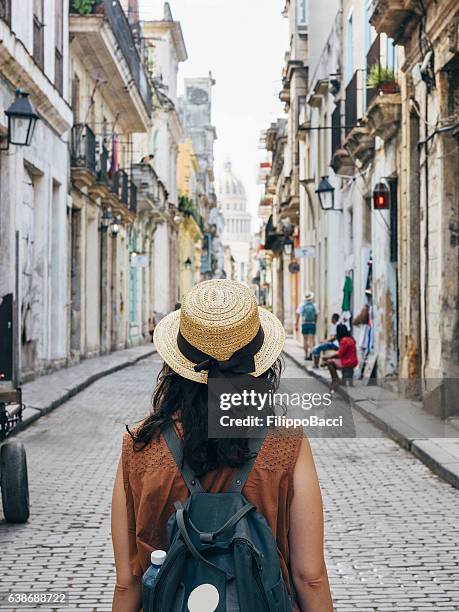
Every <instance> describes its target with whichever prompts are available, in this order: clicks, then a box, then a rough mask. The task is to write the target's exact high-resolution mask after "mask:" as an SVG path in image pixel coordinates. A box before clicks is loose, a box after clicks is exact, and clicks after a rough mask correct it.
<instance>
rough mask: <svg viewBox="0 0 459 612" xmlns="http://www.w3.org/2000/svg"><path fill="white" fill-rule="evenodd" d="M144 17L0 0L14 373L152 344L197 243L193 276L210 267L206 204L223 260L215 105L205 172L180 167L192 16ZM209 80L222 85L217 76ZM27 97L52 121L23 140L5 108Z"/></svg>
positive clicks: (5, 246)
mask: <svg viewBox="0 0 459 612" xmlns="http://www.w3.org/2000/svg"><path fill="white" fill-rule="evenodd" d="M139 17H140V14H139V7H138V2H137V1H136V0H122V1H121V0H100V1H96V0H88V2H87V3H86V4H84V3H79V2H75V1H73V0H50V1H49V2H48V1H46V2H45V0H36V1H34V2H32V1H31V0H28V1H27V2H26V3H24V6H22V5H21V7H19V5H18V3H16V2H12V0H4V1H2V2H0V31H1V35H2V44H1V45H0V56H1V60H2V61H1V67H0V105H1V111H2V112H1V116H0V149H1V152H0V207H1V219H2V221H1V223H0V355H1V356H0V375H1V376H2V378H4V379H5V380H14V382H15V383H18V384H19V383H20V382H23V381H27V380H30V379H32V378H34V377H36V376H38V375H40V374H43V373H46V372H49V371H53V370H55V369H58V368H60V367H63V366H66V365H71V364H73V363H76V362H78V361H79V360H80V359H84V358H88V357H92V356H96V355H100V354H105V353H108V352H110V351H114V350H117V349H121V348H125V347H128V346H132V345H135V344H138V343H140V342H145V341H146V340H147V339H148V338H149V337H150V331H151V329H152V326H153V324H154V320H156V321H157V320H158V319H159V318H161V316H163V315H164V314H166V313H168V312H169V311H170V310H172V309H173V308H174V305H175V302H176V301H177V300H178V298H179V297H180V291H182V292H183V291H184V290H185V287H184V286H182V287H181V288H180V287H179V270H181V268H180V266H181V265H182V266H184V267H185V268H186V272H187V273H188V265H187V258H188V255H190V258H191V256H192V258H193V261H194V264H195V268H194V270H193V273H192V275H191V276H190V278H189V279H188V280H186V283H188V285H190V286H191V285H192V284H193V283H194V282H197V281H198V280H199V278H200V276H201V269H200V268H201V263H202V260H203V259H204V258H203V256H202V248H203V246H204V245H205V241H203V240H202V237H203V228H204V226H203V225H202V220H201V207H206V215H207V219H208V221H207V230H206V231H207V233H208V235H209V236H211V237H212V239H213V242H212V243H211V244H210V246H211V249H210V258H209V259H210V261H211V262H212V267H211V270H213V272H215V271H218V266H217V263H218V261H220V260H218V258H216V256H215V254H216V253H217V252H218V248H217V247H218V231H219V230H222V227H221V218H220V216H219V215H215V213H214V214H213V216H212V215H211V214H210V213H211V210H210V209H211V207H212V206H213V207H215V206H216V198H215V190H214V187H213V141H214V138H215V129H214V128H213V127H212V126H211V122H210V103H209V106H208V108H207V107H206V109H207V111H208V112H207V114H204V116H203V117H201V119H200V121H201V122H199V121H198V122H197V123H196V124H195V128H196V129H197V131H198V132H199V130H202V132H203V133H204V134H206V136H207V137H208V138H207V141H206V142H205V143H204V145H203V146H202V148H201V149H200V152H199V154H200V157H199V158H198V156H197V155H195V154H194V152H193V151H191V149H190V151H189V156H188V157H189V160H192V161H191V169H192V172H193V176H192V177H191V181H188V182H187V181H182V179H183V177H179V176H178V170H177V160H178V154H179V146H181V143H182V141H183V139H184V132H183V129H182V124H181V120H180V117H179V113H178V98H177V80H178V77H177V75H178V68H179V64H180V63H181V62H183V61H185V59H186V58H187V54H186V48H185V44H184V40H183V34H182V30H181V27H180V24H179V23H178V22H177V21H174V19H173V17H172V14H171V10H170V6H169V4H168V3H165V4H164V11H163V17H162V19H159V20H157V21H149V22H141V21H140V19H139ZM45 26H46V27H45ZM198 81H199V82H201V81H202V83H203V87H207V88H208V91H209V94H210V90H211V87H212V84H213V81H212V79H211V78H209V79H204V80H198ZM19 87H21V89H22V90H23V91H15V90H17V89H18V88H19ZM26 94H30V95H29V96H28V97H27V96H26ZM26 98H27V99H28V100H29V101H30V102H31V104H32V106H30V109H31V113H32V114H31V120H32V119H34V116H35V115H34V110H33V109H34V108H35V109H36V114H37V117H38V121H37V123H36V127H35V132H34V133H33V137H32V138H31V141H30V142H27V143H26V145H25V144H23V145H21V146H19V145H17V144H12V143H11V142H10V141H15V138H14V136H15V133H13V132H12V131H11V130H9V128H8V125H9V124H8V115H7V114H5V112H7V113H8V112H9V109H10V108H13V107H12V104H13V103H16V102H15V101H17V100H21V101H23V103H26V102H24V101H25V100H26ZM21 103H22V102H21ZM14 125H17V124H16V123H15V124H14ZM23 127H24V121H23V120H21V128H23ZM198 140H199V139H198ZM188 145H189V146H190V147H191V145H192V140H191V136H189V140H188ZM184 146H185V147H186V145H184ZM179 178H180V181H181V190H182V192H183V193H181V194H180V195H182V196H183V197H185V198H187V199H188V200H189V202H195V201H196V202H197V205H196V210H193V211H190V209H189V206H188V205H187V204H186V203H184V202H183V200H180V199H179V185H178V183H179ZM182 183H183V184H182ZM183 237H186V239H185V240H182V238H183ZM184 244H186V249H185V250H186V257H184V256H183V255H184V254H185V250H184V249H183V248H182V247H183V245H184ZM212 249H213V250H212ZM221 253H222V255H221V258H220V259H221V260H223V249H221ZM217 260H218V261H217ZM221 269H222V270H223V266H222V267H221ZM213 272H212V273H213Z"/></svg>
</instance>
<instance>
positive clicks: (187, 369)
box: [153, 308, 285, 384]
mask: <svg viewBox="0 0 459 612" xmlns="http://www.w3.org/2000/svg"><path fill="white" fill-rule="evenodd" d="M258 312H259V315H260V323H261V327H262V328H263V331H264V335H265V339H264V342H263V346H262V347H261V349H260V350H259V351H258V353H256V355H255V372H251V374H252V376H261V374H263V372H266V370H268V369H269V368H270V367H271V366H272V365H273V363H275V361H276V360H277V358H278V357H279V355H280V354H281V353H282V351H283V350H284V344H285V331H284V328H283V326H282V323H281V322H280V321H279V319H278V318H277V317H276V316H274V315H273V314H272V313H270V312H269V311H268V310H265V309H264V308H259V309H258ZM179 325H180V310H175V311H173V312H171V313H169V314H168V315H166V316H165V317H164V318H163V319H161V321H160V322H159V323H158V325H157V326H156V327H155V331H154V335H153V341H154V343H155V346H156V350H157V351H158V353H159V354H160V355H161V357H162V358H163V359H164V361H165V362H166V363H167V365H169V366H170V367H171V368H172V369H173V370H174V372H177V374H180V376H183V377H184V378H188V379H189V380H194V381H196V382H199V383H202V384H207V372H206V371H203V372H195V371H194V366H195V365H196V364H195V363H193V362H192V361H190V360H189V359H187V358H186V357H185V356H184V355H183V354H182V353H181V352H180V350H179V348H178V346H177V334H178V331H179Z"/></svg>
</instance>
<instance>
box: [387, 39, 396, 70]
mask: <svg viewBox="0 0 459 612" xmlns="http://www.w3.org/2000/svg"><path fill="white" fill-rule="evenodd" d="M386 44H387V47H386V66H387V68H389V69H390V70H393V71H394V72H395V73H396V72H397V47H396V46H395V44H394V39H393V38H389V37H387V41H386Z"/></svg>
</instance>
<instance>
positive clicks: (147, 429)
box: [126, 359, 283, 476]
mask: <svg viewBox="0 0 459 612" xmlns="http://www.w3.org/2000/svg"><path fill="white" fill-rule="evenodd" d="M282 369H283V363H282V361H281V359H278V360H277V361H276V362H275V363H274V364H273V365H272V366H271V367H270V368H269V369H268V370H267V371H266V372H265V373H264V374H262V377H263V378H265V379H267V380H268V382H269V386H270V388H271V389H272V390H273V391H276V390H277V388H278V386H279V382H280V377H281V374H282ZM207 391H208V389H207V385H203V384H202V383H198V382H195V381H193V380H188V379H187V378H184V377H183V376H180V374H177V373H176V372H174V370H172V368H170V367H169V366H168V365H167V364H164V365H163V367H162V369H161V371H160V373H159V374H158V379H157V384H156V387H155V390H154V392H153V397H152V406H153V410H152V412H151V414H150V415H149V416H148V417H147V418H146V419H144V420H143V421H142V423H141V424H140V426H139V428H138V429H137V430H136V431H135V432H132V431H130V429H129V427H128V426H126V429H127V431H128V432H129V434H130V435H131V437H132V439H133V441H134V450H135V451H142V450H143V449H144V448H145V447H146V446H148V445H149V444H150V442H151V441H152V440H153V439H154V438H156V439H157V438H158V437H159V435H160V432H161V430H163V429H165V428H166V427H167V426H168V425H170V424H171V423H172V422H173V420H174V418H178V420H179V421H180V422H181V424H182V427H183V456H184V459H185V461H186V462H187V463H188V465H189V466H190V467H191V468H192V469H193V470H194V472H195V473H196V475H197V476H202V475H203V474H206V473H207V472H210V471H211V470H214V469H218V468H220V467H223V466H229V467H239V466H241V465H243V464H244V463H245V462H246V461H247V460H248V459H251V458H252V456H253V455H252V453H251V451H250V448H249V445H248V440H247V439H242V438H224V439H220V438H219V439H212V438H210V439H209V438H208V435H207V408H208V394H207Z"/></svg>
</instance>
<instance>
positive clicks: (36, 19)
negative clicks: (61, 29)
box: [33, 0, 45, 70]
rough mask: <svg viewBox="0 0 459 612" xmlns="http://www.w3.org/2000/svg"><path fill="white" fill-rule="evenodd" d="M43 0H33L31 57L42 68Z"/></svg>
mask: <svg viewBox="0 0 459 612" xmlns="http://www.w3.org/2000/svg"><path fill="white" fill-rule="evenodd" d="M43 2H44V0H33V58H34V60H35V61H36V62H37V64H38V65H39V66H40V68H41V69H42V70H43V68H44V59H45V53H44V33H45V30H44V24H43V12H44V11H43Z"/></svg>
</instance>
